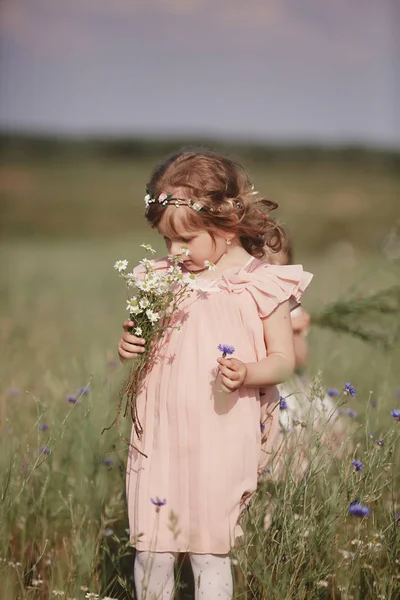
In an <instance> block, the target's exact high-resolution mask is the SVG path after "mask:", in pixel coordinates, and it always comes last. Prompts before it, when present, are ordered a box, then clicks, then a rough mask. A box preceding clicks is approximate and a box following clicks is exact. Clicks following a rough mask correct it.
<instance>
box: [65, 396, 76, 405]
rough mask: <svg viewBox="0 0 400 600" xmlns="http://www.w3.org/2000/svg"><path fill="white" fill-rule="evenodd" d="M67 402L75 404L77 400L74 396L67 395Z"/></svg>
mask: <svg viewBox="0 0 400 600" xmlns="http://www.w3.org/2000/svg"><path fill="white" fill-rule="evenodd" d="M67 402H69V403H70V404H76V403H77V402H78V398H77V397H76V396H75V395H74V394H67Z"/></svg>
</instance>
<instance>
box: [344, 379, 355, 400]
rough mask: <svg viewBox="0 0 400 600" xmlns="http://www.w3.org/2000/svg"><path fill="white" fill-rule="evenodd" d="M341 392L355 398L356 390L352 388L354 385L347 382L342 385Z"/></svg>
mask: <svg viewBox="0 0 400 600" xmlns="http://www.w3.org/2000/svg"><path fill="white" fill-rule="evenodd" d="M343 391H344V393H345V394H347V395H348V396H351V397H352V398H354V396H357V390H356V388H355V387H354V385H351V383H350V382H349V381H347V382H346V383H345V385H344V388H343Z"/></svg>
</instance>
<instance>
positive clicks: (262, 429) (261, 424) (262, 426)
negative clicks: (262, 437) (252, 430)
mask: <svg viewBox="0 0 400 600" xmlns="http://www.w3.org/2000/svg"><path fill="white" fill-rule="evenodd" d="M260 429H261V431H264V429H265V425H264V423H260Z"/></svg>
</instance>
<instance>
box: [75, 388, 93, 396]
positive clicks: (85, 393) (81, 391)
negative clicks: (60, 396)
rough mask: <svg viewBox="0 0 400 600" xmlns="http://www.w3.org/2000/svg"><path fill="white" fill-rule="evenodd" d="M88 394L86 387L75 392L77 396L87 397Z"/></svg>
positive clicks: (88, 390)
mask: <svg viewBox="0 0 400 600" xmlns="http://www.w3.org/2000/svg"><path fill="white" fill-rule="evenodd" d="M88 394H90V389H89V388H88V387H87V386H84V387H80V388H79V390H78V391H77V392H76V395H77V396H87V395H88Z"/></svg>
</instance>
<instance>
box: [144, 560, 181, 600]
mask: <svg viewBox="0 0 400 600" xmlns="http://www.w3.org/2000/svg"><path fill="white" fill-rule="evenodd" d="M174 563H175V556H174V555H173V554H172V553H170V552H138V551H136V557H135V567H134V575H135V588H136V597H137V600H172V598H173V595H174Z"/></svg>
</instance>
